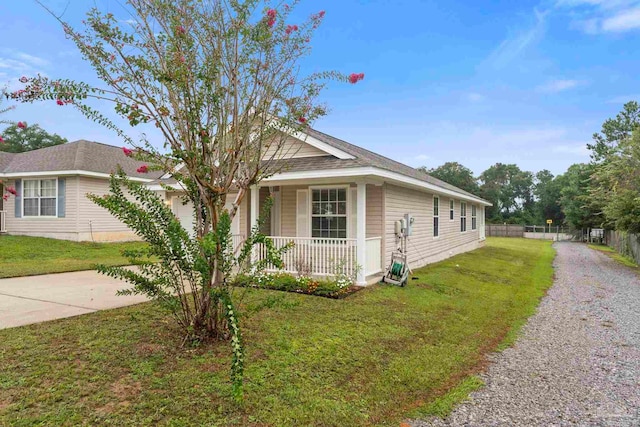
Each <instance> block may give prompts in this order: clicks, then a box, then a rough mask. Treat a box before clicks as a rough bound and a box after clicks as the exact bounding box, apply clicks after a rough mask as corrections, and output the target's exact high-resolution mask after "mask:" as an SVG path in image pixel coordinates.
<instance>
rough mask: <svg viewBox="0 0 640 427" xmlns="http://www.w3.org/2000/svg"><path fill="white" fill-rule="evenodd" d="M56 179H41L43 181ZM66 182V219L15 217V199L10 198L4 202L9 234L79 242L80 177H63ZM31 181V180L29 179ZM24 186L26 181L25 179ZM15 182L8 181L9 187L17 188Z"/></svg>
mask: <svg viewBox="0 0 640 427" xmlns="http://www.w3.org/2000/svg"><path fill="white" fill-rule="evenodd" d="M46 178H56V177H55V176H52V177H41V179H46ZM63 178H64V179H65V180H66V182H65V193H66V194H65V216H64V218H42V217H24V216H23V217H22V218H16V217H15V203H16V198H15V197H13V196H12V197H9V199H8V200H7V201H6V202H4V210H5V211H6V212H7V218H6V225H7V232H8V233H9V234H17V235H24V236H41V237H51V238H56V239H65V240H78V230H77V228H76V223H77V205H78V197H77V191H78V190H77V189H78V177H74V176H70V177H63ZM27 179H29V178H27ZM22 182H23V186H24V179H23V181H22ZM15 184H16V183H15V181H8V182H7V183H6V186H7V187H15Z"/></svg>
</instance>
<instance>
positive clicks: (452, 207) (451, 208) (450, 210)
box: [449, 199, 455, 221]
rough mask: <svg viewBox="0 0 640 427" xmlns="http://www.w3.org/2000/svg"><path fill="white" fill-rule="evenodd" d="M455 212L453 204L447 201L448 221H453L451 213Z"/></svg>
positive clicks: (451, 200) (451, 201)
mask: <svg viewBox="0 0 640 427" xmlns="http://www.w3.org/2000/svg"><path fill="white" fill-rule="evenodd" d="M454 210H455V202H454V201H453V199H449V221H453V212H454Z"/></svg>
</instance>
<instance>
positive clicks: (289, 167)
mask: <svg viewBox="0 0 640 427" xmlns="http://www.w3.org/2000/svg"><path fill="white" fill-rule="evenodd" d="M305 133H307V134H308V135H309V136H311V137H313V138H315V139H318V140H320V141H322V142H324V143H325V144H328V145H330V146H332V147H333V148H337V149H338V150H341V151H344V152H345V153H347V154H349V155H351V156H353V157H354V158H353V159H339V158H337V157H335V156H332V155H330V154H327V155H326V156H315V157H298V158H293V159H286V160H281V162H282V163H283V164H282V165H274V166H275V168H276V169H280V170H282V171H283V172H302V171H313V170H325V169H345V168H355V167H366V166H373V167H376V168H380V169H385V170H389V171H392V172H397V173H399V174H402V175H405V176H407V177H410V178H415V179H418V180H420V181H424V182H427V183H429V184H433V185H436V186H438V187H441V188H443V189H446V190H450V191H455V192H456V193H459V194H463V195H467V196H470V197H474V198H476V199H480V197H479V196H477V195H475V194H472V193H469V192H468V191H464V190H462V189H460V188H458V187H456V186H454V185H451V184H449V183H447V182H444V181H442V180H439V179H437V178H434V177H432V176H431V175H429V174H427V173H425V172H421V171H419V170H418V169H415V168H412V167H411V166H407V165H405V164H403V163H400V162H396V161H395V160H391V159H389V158H388V157H384V156H381V155H380V154H377V153H374V152H373V151H369V150H366V149H364V148H361V147H358V146H357V145H353V144H350V143H348V142H346V141H343V140H341V139H338V138H335V137H333V136H331V135H327V134H326V133H323V132H320V131H318V130H315V129H312V128H307V129H306V130H305ZM155 182H162V183H164V184H168V185H171V184H175V183H176V180H175V179H174V178H167V179H159V180H156V181H155Z"/></svg>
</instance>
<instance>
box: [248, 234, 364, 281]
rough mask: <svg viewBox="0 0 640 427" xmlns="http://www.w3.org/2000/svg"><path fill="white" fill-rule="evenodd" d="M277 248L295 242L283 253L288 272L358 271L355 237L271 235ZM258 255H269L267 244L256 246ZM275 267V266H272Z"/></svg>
mask: <svg viewBox="0 0 640 427" xmlns="http://www.w3.org/2000/svg"><path fill="white" fill-rule="evenodd" d="M269 239H271V241H272V242H273V244H274V246H275V247H276V248H278V249H280V248H283V247H284V246H286V245H288V244H291V243H293V246H292V247H291V248H289V250H287V251H286V252H285V253H284V254H283V256H282V261H283V262H284V269H283V271H286V272H288V273H298V274H311V275H317V276H329V275H333V274H336V273H339V272H343V273H344V274H347V275H349V276H354V275H355V274H356V270H355V267H356V239H329V238H326V239H325V238H317V237H269ZM256 252H257V254H256V255H257V257H258V259H265V258H266V254H267V251H266V247H265V246H264V245H262V244H261V245H258V247H257V248H256ZM270 269H274V270H275V266H270Z"/></svg>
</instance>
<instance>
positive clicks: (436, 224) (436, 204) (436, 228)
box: [433, 196, 440, 237]
mask: <svg viewBox="0 0 640 427" xmlns="http://www.w3.org/2000/svg"><path fill="white" fill-rule="evenodd" d="M439 235H440V198H439V197H438V196H433V237H438V236H439Z"/></svg>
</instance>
